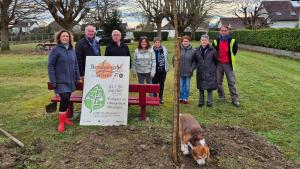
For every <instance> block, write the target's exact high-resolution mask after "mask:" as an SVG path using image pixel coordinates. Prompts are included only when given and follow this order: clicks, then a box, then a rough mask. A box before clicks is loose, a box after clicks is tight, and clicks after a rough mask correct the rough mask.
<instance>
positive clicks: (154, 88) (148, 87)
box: [129, 84, 159, 93]
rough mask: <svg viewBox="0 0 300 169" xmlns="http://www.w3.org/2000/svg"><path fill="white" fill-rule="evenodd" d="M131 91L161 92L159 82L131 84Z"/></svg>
mask: <svg viewBox="0 0 300 169" xmlns="http://www.w3.org/2000/svg"><path fill="white" fill-rule="evenodd" d="M129 92H140V93H159V84H130V85H129Z"/></svg>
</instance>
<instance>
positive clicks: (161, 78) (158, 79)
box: [152, 72, 167, 99]
mask: <svg viewBox="0 0 300 169" xmlns="http://www.w3.org/2000/svg"><path fill="white" fill-rule="evenodd" d="M166 76H167V72H160V73H155V75H154V77H153V79H152V83H153V84H159V87H160V91H159V98H160V99H163V95H164V88H165V81H166Z"/></svg>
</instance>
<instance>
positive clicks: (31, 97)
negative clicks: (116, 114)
mask: <svg viewBox="0 0 300 169" xmlns="http://www.w3.org/2000/svg"><path fill="white" fill-rule="evenodd" d="M173 43H174V41H168V42H163V44H164V45H165V46H166V47H167V48H168V50H169V62H170V63H171V60H172V56H173V53H174V44H173ZM193 44H194V46H197V45H198V42H193ZM34 47H35V44H27V45H14V46H12V52H10V53H7V52H6V53H2V54H1V53H0V124H3V128H5V129H6V130H8V131H9V132H11V133H13V134H14V135H15V136H17V137H18V138H19V139H20V140H22V141H23V142H24V143H25V144H26V145H31V143H32V141H33V140H35V139H37V138H41V139H42V140H43V142H44V143H46V144H48V145H52V146H51V147H53V146H54V147H55V145H61V144H65V143H72V142H73V141H74V140H78V139H80V138H83V137H85V136H86V135H87V134H88V133H89V132H90V131H92V130H101V129H102V127H82V126H79V122H78V121H77V122H76V125H75V126H74V127H68V128H67V130H66V132H65V133H64V134H60V133H58V132H56V127H57V113H54V114H50V115H49V114H46V113H45V110H44V106H45V105H46V104H48V103H49V101H50V98H51V96H53V91H48V90H47V85H46V83H47V81H48V77H47V56H46V55H36V54H35V55H32V54H31V53H30V49H34ZM135 48H136V43H134V44H133V45H130V50H131V54H132V56H133V53H134V49H135ZM22 50H24V51H26V52H23V54H20V53H22ZM20 51H21V52H20ZM14 53H17V54H14ZM102 53H104V48H103V47H102ZM236 60H237V70H236V79H237V90H238V94H239V98H240V102H241V107H239V108H235V107H233V106H232V105H231V104H230V102H231V100H230V96H229V92H228V87H227V82H226V80H225V83H224V84H225V91H226V96H227V102H226V103H220V102H218V101H217V92H214V105H213V107H212V108H207V107H206V106H204V107H203V108H199V107H198V106H197V104H198V97H199V92H198V90H197V88H196V80H195V79H196V78H195V74H194V77H193V78H192V82H191V96H190V100H189V104H188V105H181V106H180V112H181V113H189V114H192V115H194V116H195V117H196V118H197V120H198V121H199V122H200V123H202V124H220V125H230V126H241V127H244V128H247V129H250V130H253V131H255V132H256V133H258V134H259V135H261V136H263V137H265V138H267V139H268V141H269V142H270V143H272V144H274V145H276V146H278V147H279V149H280V150H281V151H282V152H283V154H284V155H285V157H286V158H288V159H289V160H292V161H294V162H296V163H297V164H300V106H299V102H300V94H299V93H300V62H299V61H296V60H291V59H286V58H282V57H275V56H270V55H266V54H261V53H255V52H249V51H239V53H238V55H237V57H236ZM173 75H174V74H173V68H171V70H170V72H169V73H168V75H167V80H166V85H165V98H164V100H165V104H164V105H162V106H160V107H148V108H147V110H148V112H149V114H150V121H149V122H140V121H139V120H138V114H139V107H135V106H131V107H129V117H128V123H129V124H134V125H137V126H142V125H145V124H146V123H147V125H151V126H153V127H163V128H168V129H170V132H171V128H172V126H171V125H172V106H173V103H172V100H173V98H172V97H173V79H174V77H173ZM136 82H137V79H134V78H131V83H136ZM76 111H77V112H79V111H80V106H79V105H77V106H76ZM8 141H9V140H8V139H7V138H6V137H4V136H2V135H0V144H3V143H7V142H8ZM29 148H30V146H29ZM48 154H49V152H48ZM50 154H51V153H50ZM52 155H53V156H51V155H50V156H48V157H47V159H48V160H50V161H51V158H54V157H55V154H52ZM30 158H32V159H34V158H37V156H35V155H32V156H31V157H30ZM33 161H34V160H33ZM27 167H28V168H38V164H36V163H34V162H33V163H31V164H30V165H29V166H27Z"/></svg>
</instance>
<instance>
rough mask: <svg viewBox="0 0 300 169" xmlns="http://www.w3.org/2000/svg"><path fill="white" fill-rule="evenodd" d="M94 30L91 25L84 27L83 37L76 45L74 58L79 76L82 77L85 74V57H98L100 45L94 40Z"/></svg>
mask: <svg viewBox="0 0 300 169" xmlns="http://www.w3.org/2000/svg"><path fill="white" fill-rule="evenodd" d="M95 32H96V29H95V27H94V26H93V25H88V26H86V27H85V35H84V37H83V38H81V39H80V40H79V41H78V42H77V43H76V47H75V48H76V56H77V61H78V67H79V72H80V76H81V77H83V76H84V73H85V62H86V56H100V55H101V51H100V45H99V42H98V41H96V40H95Z"/></svg>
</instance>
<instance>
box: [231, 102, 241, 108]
mask: <svg viewBox="0 0 300 169" xmlns="http://www.w3.org/2000/svg"><path fill="white" fill-rule="evenodd" d="M231 104H232V105H233V106H235V107H240V105H241V104H240V102H238V101H233V102H231Z"/></svg>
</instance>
